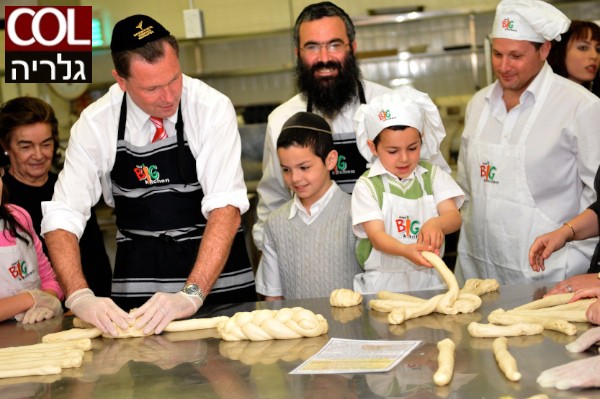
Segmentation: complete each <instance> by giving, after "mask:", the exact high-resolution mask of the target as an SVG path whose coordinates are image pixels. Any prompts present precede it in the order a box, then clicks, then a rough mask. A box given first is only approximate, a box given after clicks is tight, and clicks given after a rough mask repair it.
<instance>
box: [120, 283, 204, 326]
mask: <svg viewBox="0 0 600 399" xmlns="http://www.w3.org/2000/svg"><path fill="white" fill-rule="evenodd" d="M200 306H202V299H200V297H198V296H195V295H188V294H185V293H183V292H177V293H175V294H169V293H166V292H157V293H156V294H154V295H153V296H152V298H150V299H148V301H147V302H146V303H145V304H143V305H142V306H140V307H139V308H138V309H135V310H133V311H131V313H130V315H131V317H132V318H134V319H137V321H136V323H135V327H136V328H139V329H142V328H143V329H144V334H150V333H152V332H153V331H154V334H160V333H161V332H162V331H163V330H164V329H165V327H166V326H167V324H169V323H170V322H171V321H172V320H175V319H182V318H184V317H189V316H193V315H195V314H196V312H197V311H198V309H200Z"/></svg>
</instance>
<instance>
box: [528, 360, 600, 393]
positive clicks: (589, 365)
mask: <svg viewBox="0 0 600 399" xmlns="http://www.w3.org/2000/svg"><path fill="white" fill-rule="evenodd" d="M537 383H538V384H540V385H541V386H542V387H544V388H556V389H560V390H566V389H570V388H590V387H600V356H594V357H590V358H587V359H581V360H575V361H574V362H570V363H567V364H563V365H562V366H556V367H553V368H551V369H548V370H545V371H542V373H541V374H540V376H539V377H538V378H537Z"/></svg>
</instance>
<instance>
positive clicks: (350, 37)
mask: <svg viewBox="0 0 600 399" xmlns="http://www.w3.org/2000/svg"><path fill="white" fill-rule="evenodd" d="M354 39H355V29H354V24H353V23H352V20H351V19H350V17H349V16H348V14H346V12H345V11H344V10H342V9H341V8H339V7H338V6H336V5H335V4H333V3H331V2H322V3H316V4H311V5H309V6H307V7H306V8H305V9H304V10H303V11H302V12H301V13H300V15H299V16H298V18H297V19H296V24H295V27H294V42H295V44H296V55H297V63H296V83H297V86H298V90H299V94H297V95H296V96H294V97H292V98H291V99H290V100H288V101H287V102H285V103H284V104H282V105H280V106H279V107H277V108H276V109H275V110H274V111H273V112H272V113H271V114H270V115H269V121H268V126H267V132H266V137H265V146H264V153H263V175H262V178H261V180H260V183H259V184H258V188H257V192H258V198H259V199H258V206H257V217H258V220H257V222H256V223H255V224H254V227H253V229H252V235H253V238H254V242H255V244H256V246H257V248H258V249H261V250H262V245H263V225H264V222H265V220H266V218H267V216H268V215H269V213H271V212H272V211H274V210H275V209H277V208H279V207H280V206H282V205H283V204H284V203H286V202H287V201H288V200H289V199H290V198H291V194H290V191H289V190H288V189H287V187H286V186H285V183H284V181H283V176H282V173H281V167H280V164H279V158H278V157H277V145H276V143H277V137H279V134H280V132H281V127H282V126H283V124H284V123H285V121H287V120H288V119H289V118H290V117H291V116H292V115H294V114H296V113H297V112H315V113H317V114H319V115H321V116H323V117H324V118H325V119H326V120H327V122H328V123H329V125H330V126H331V128H332V131H333V141H334V146H335V149H336V151H337V152H338V161H337V165H336V168H335V169H334V170H333V171H332V172H331V173H332V178H333V180H334V181H335V182H336V183H337V184H338V185H339V186H340V188H341V189H342V190H344V191H345V192H347V193H351V192H352V189H353V188H354V183H355V182H356V180H357V179H358V178H359V177H360V176H361V175H362V174H363V172H364V171H365V170H366V169H367V163H366V162H365V160H364V158H363V157H362V156H361V155H360V153H359V151H358V147H357V146H356V135H355V132H354V127H353V118H354V115H355V113H356V111H357V109H358V107H359V106H360V104H364V103H366V102H367V101H369V100H370V99H371V98H373V97H375V96H377V95H381V94H384V93H388V92H390V89H389V88H387V87H384V86H382V85H379V84H377V83H373V82H369V81H367V80H364V79H362V77H361V72H360V68H359V66H358V63H357V61H356V58H355V51H356V41H355V40H354ZM421 155H422V157H423V158H427V159H429V160H430V161H431V162H432V163H434V164H437V165H439V166H442V167H443V168H444V170H446V171H447V172H450V168H449V166H448V164H447V163H446V161H445V160H444V158H443V157H442V156H441V155H440V154H439V151H438V153H437V154H428V153H423V152H422V154H421Z"/></svg>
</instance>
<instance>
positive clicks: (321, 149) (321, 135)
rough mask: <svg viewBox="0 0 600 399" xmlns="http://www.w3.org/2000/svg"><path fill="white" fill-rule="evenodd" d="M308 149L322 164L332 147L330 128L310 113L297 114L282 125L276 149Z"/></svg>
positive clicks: (324, 121) (323, 120) (325, 122)
mask: <svg viewBox="0 0 600 399" xmlns="http://www.w3.org/2000/svg"><path fill="white" fill-rule="evenodd" d="M292 146H298V147H303V148H309V149H310V150H311V151H312V152H313V153H314V154H315V155H316V156H318V157H319V158H321V160H322V161H323V162H325V160H326V159H327V156H328V155H329V153H330V152H331V151H333V150H334V147H333V136H332V135H331V128H330V127H329V124H328V123H327V121H326V120H325V119H323V118H322V117H321V116H319V115H317V114H313V113H310V112H298V113H297V114H295V115H294V116H292V117H291V118H290V119H288V120H287V122H286V123H285V124H284V125H283V127H282V129H281V134H280V135H279V137H278V138H277V148H289V147H292Z"/></svg>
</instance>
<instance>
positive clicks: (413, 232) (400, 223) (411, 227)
mask: <svg viewBox="0 0 600 399" xmlns="http://www.w3.org/2000/svg"><path fill="white" fill-rule="evenodd" d="M396 228H397V229H398V233H402V234H403V235H404V237H406V238H417V235H418V234H419V231H420V230H421V222H419V221H418V220H410V219H409V218H408V216H399V217H398V219H396Z"/></svg>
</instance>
